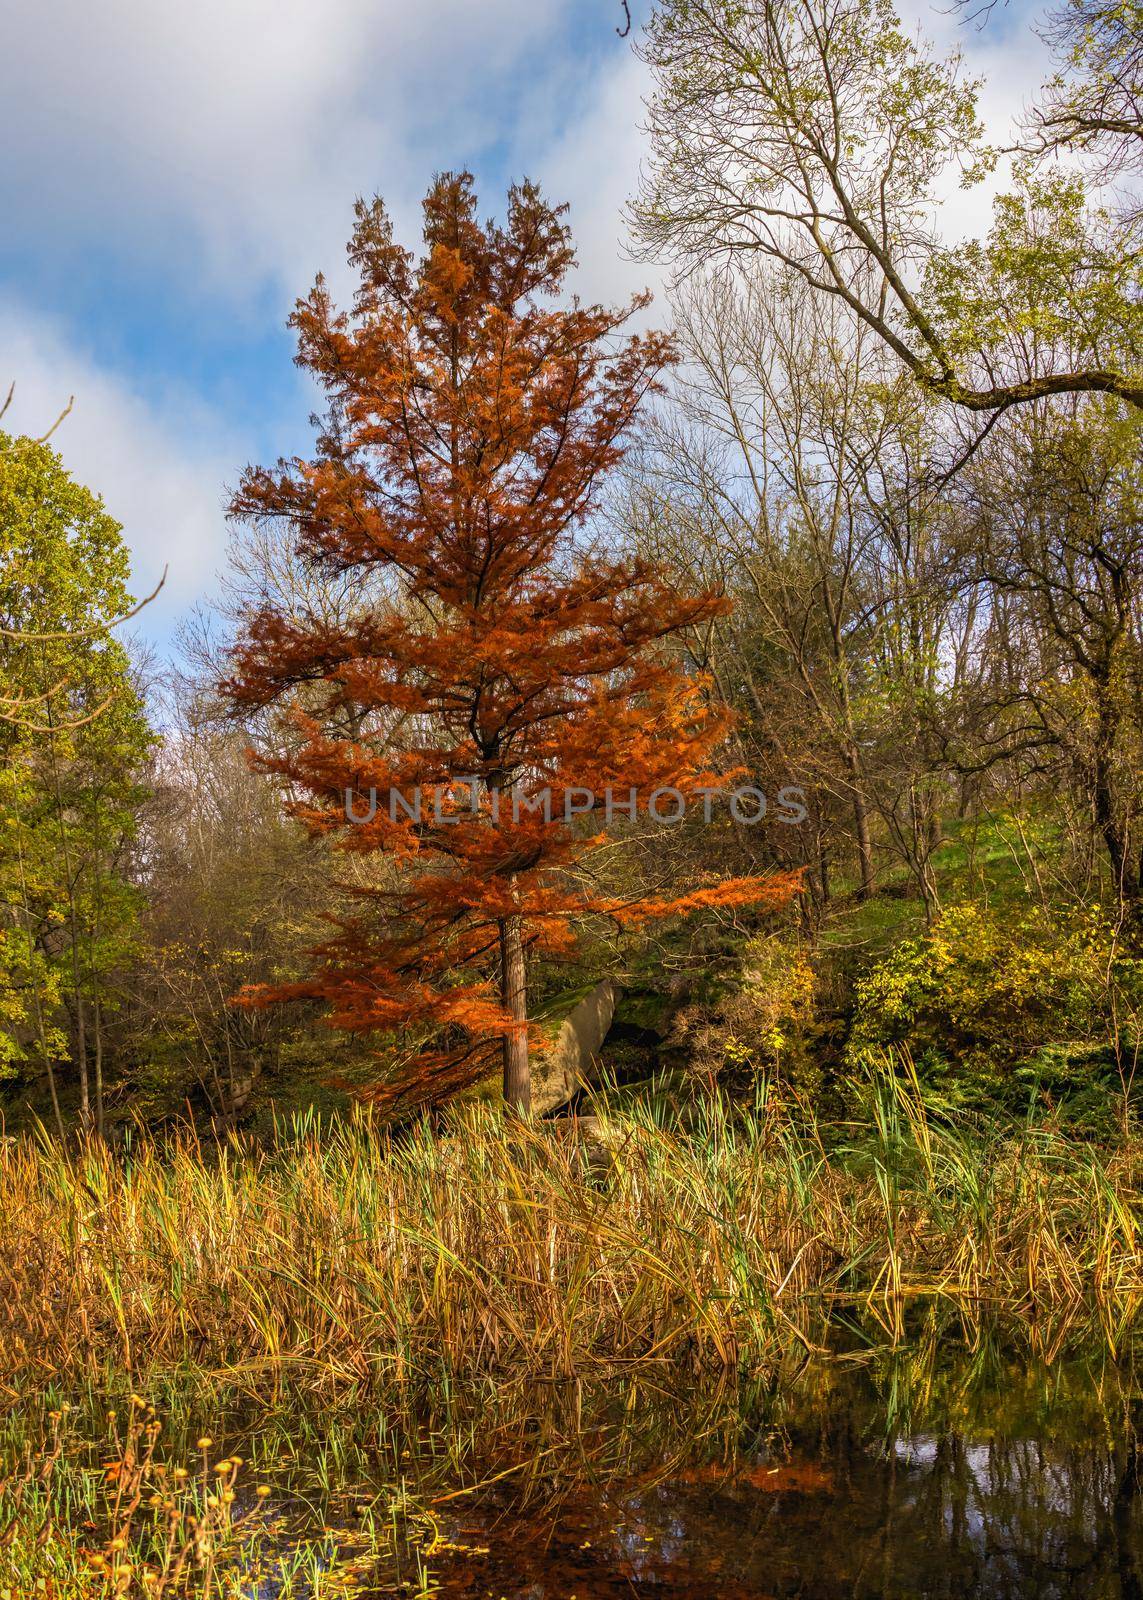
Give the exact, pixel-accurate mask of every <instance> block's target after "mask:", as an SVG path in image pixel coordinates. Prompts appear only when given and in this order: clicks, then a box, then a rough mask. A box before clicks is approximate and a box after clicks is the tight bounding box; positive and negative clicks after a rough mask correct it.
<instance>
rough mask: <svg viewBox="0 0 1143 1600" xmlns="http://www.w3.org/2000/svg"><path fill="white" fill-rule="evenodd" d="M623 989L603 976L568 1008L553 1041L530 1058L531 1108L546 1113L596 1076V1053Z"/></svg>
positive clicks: (534, 1111)
mask: <svg viewBox="0 0 1143 1600" xmlns="http://www.w3.org/2000/svg"><path fill="white" fill-rule="evenodd" d="M622 992H623V991H622V989H621V988H620V986H619V984H617V983H616V981H615V979H614V978H605V979H604V980H603V982H602V983H600V984H597V985H596V987H595V988H594V989H593V990H592V991H591V993H590V994H589V995H587V996H586V997H585V998H584V999H583V1000H581V1001H580V1002H579V1004H578V1005H577V1006H574V1007H573V1008H572V1010H571V1011H569V1012H568V1014H567V1016H566V1017H565V1018H564V1020H563V1022H562V1023H561V1025H560V1028H559V1031H558V1032H557V1033H556V1035H555V1038H554V1039H553V1040H552V1042H551V1043H550V1044H549V1045H547V1046H545V1047H544V1048H543V1049H541V1050H537V1051H536V1053H535V1056H534V1058H533V1061H532V1112H533V1114H534V1115H535V1116H537V1117H543V1116H546V1115H547V1114H548V1113H549V1112H551V1111H555V1110H556V1109H557V1108H558V1107H560V1106H563V1105H566V1104H567V1103H568V1101H569V1100H570V1099H571V1097H572V1096H573V1095H574V1094H575V1092H576V1090H577V1089H582V1088H586V1087H590V1086H591V1085H592V1084H594V1083H595V1082H596V1081H597V1077H598V1054H599V1050H600V1047H601V1046H602V1044H603V1041H604V1039H605V1038H606V1037H607V1030H608V1028H610V1026H611V1019H612V1017H613V1016H614V1015H615V1007H616V1005H617V1004H618V1001H619V996H620V995H621V994H622Z"/></svg>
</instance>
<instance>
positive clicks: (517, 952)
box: [500, 917, 532, 1117]
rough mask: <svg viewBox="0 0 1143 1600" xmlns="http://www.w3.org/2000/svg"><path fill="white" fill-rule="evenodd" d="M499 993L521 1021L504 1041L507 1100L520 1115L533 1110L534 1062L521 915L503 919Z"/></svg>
mask: <svg viewBox="0 0 1143 1600" xmlns="http://www.w3.org/2000/svg"><path fill="white" fill-rule="evenodd" d="M500 997H501V999H502V1000H503V1002H504V1009H505V1011H507V1012H508V1014H509V1016H510V1017H511V1018H512V1020H513V1022H514V1023H516V1024H518V1026H517V1027H516V1028H514V1029H513V1031H512V1032H511V1033H510V1034H506V1035H505V1037H504V1041H503V1049H504V1104H505V1106H506V1107H507V1108H508V1110H510V1111H514V1112H516V1114H517V1115H518V1116H522V1117H526V1116H529V1115H530V1114H531V1110H532V1066H531V1062H530V1061H529V1059H528V1034H527V1021H528V992H527V980H526V977H525V973H524V942H523V939H522V938H521V935H520V919H519V917H504V918H502V919H501V922H500Z"/></svg>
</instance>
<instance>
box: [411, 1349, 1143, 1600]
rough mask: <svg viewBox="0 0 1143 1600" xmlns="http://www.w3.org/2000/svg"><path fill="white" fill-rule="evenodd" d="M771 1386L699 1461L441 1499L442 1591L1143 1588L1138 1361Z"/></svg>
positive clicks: (888, 1597) (873, 1373)
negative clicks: (444, 1545)
mask: <svg viewBox="0 0 1143 1600" xmlns="http://www.w3.org/2000/svg"><path fill="white" fill-rule="evenodd" d="M762 1387H763V1392H762V1393H761V1394H759V1393H753V1394H750V1395H749V1396H747V1397H746V1398H745V1399H744V1401H743V1402H742V1403H740V1404H739V1406H738V1408H737V1411H736V1412H735V1411H734V1410H733V1409H731V1410H730V1411H727V1410H725V1409H719V1410H718V1416H717V1420H715V1421H714V1423H713V1426H711V1427H710V1428H709V1430H708V1431H707V1432H706V1433H705V1435H704V1437H703V1439H702V1440H701V1441H700V1444H699V1447H698V1448H697V1449H696V1450H695V1451H694V1452H692V1453H691V1455H690V1458H689V1459H688V1457H687V1454H686V1453H685V1452H684V1453H682V1454H676V1455H675V1456H674V1458H673V1459H670V1460H668V1461H665V1462H660V1463H658V1464H657V1465H654V1464H653V1465H646V1464H643V1465H642V1466H641V1469H640V1470H638V1471H636V1472H634V1473H632V1474H631V1475H630V1476H628V1477H624V1476H623V1475H622V1473H619V1474H615V1473H614V1471H613V1470H610V1469H609V1470H607V1471H606V1472H604V1473H603V1474H601V1475H598V1476H595V1475H594V1474H593V1467H592V1457H591V1452H590V1450H589V1451H586V1452H585V1453H584V1456H583V1471H582V1473H581V1475H580V1476H581V1481H580V1482H578V1483H577V1482H576V1481H575V1474H574V1473H570V1472H568V1470H567V1465H566V1462H565V1463H563V1465H562V1466H561V1467H560V1468H559V1469H557V1473H556V1476H555V1478H554V1479H553V1481H552V1482H550V1483H549V1484H547V1485H546V1487H545V1485H544V1484H543V1483H542V1482H537V1481H535V1480H533V1481H532V1482H531V1483H530V1486H529V1490H528V1493H527V1494H526V1495H524V1496H523V1498H522V1499H521V1495H520V1493H519V1490H517V1489H514V1488H508V1487H503V1486H500V1485H494V1486H493V1487H492V1488H491V1489H489V1490H486V1491H484V1492H483V1493H476V1494H474V1495H472V1496H467V1497H465V1498H464V1500H463V1502H462V1503H463V1504H464V1507H465V1509H464V1510H463V1511H461V1510H457V1509H456V1506H457V1502H456V1501H451V1502H445V1504H444V1505H443V1506H442V1507H441V1513H442V1517H443V1520H442V1532H443V1533H444V1534H445V1536H446V1537H447V1539H448V1540H449V1541H451V1542H452V1544H453V1545H455V1546H459V1547H460V1548H459V1549H453V1550H451V1551H448V1550H446V1551H443V1552H441V1551H438V1552H437V1553H435V1554H434V1555H433V1556H432V1557H431V1558H430V1561H429V1566H430V1568H431V1571H432V1575H433V1578H434V1580H435V1582H436V1583H437V1585H438V1586H439V1587H438V1589H437V1591H436V1592H437V1593H439V1594H440V1595H442V1596H452V1595H457V1596H461V1595H464V1596H474V1597H476V1596H479V1597H485V1596H491V1597H493V1600H497V1597H501V1596H502V1597H504V1600H571V1597H573V1596H574V1597H576V1600H603V1597H608V1596H613V1595H614V1596H628V1597H629V1596H632V1595H648V1596H652V1595H653V1596H659V1597H662V1600H668V1597H678V1600H683V1597H687V1600H692V1597H693V1600H698V1597H700V1596H703V1597H705V1596H725V1597H727V1600H735V1597H743V1600H745V1597H747V1596H749V1597H752V1600H753V1597H763V1596H772V1597H777V1596H790V1597H792V1596H798V1597H799V1600H840V1597H842V1596H845V1597H847V1600H865V1597H870V1600H872V1597H874V1596H876V1597H879V1600H906V1597H914V1596H940V1597H946V1596H947V1597H950V1600H951V1597H953V1596H957V1597H959V1596H996V1597H1012V1600H1017V1597H1019V1600H1025V1597H1033V1596H1036V1597H1039V1596H1043V1597H1055V1596H1059V1597H1061V1600H1063V1597H1089V1596H1090V1597H1092V1600H1094V1597H1097V1596H1098V1597H1105V1596H1106V1597H1111V1596H1124V1597H1130V1600H1137V1597H1138V1600H1143V1497H1141V1492H1140V1491H1141V1475H1140V1462H1139V1456H1138V1455H1137V1441H1136V1432H1137V1429H1141V1428H1143V1398H1141V1396H1143V1390H1141V1389H1140V1387H1139V1385H1138V1384H1137V1382H1136V1380H1135V1376H1134V1366H1133V1364H1132V1363H1131V1362H1127V1363H1124V1362H1123V1361H1122V1360H1121V1362H1120V1363H1118V1364H1117V1363H1115V1362H1113V1361H1112V1360H1111V1359H1110V1358H1109V1357H1107V1356H1100V1357H1098V1358H1094V1359H1091V1360H1077V1359H1059V1360H1056V1361H1054V1362H1050V1363H1049V1362H1046V1361H1043V1360H1037V1359H1031V1358H1028V1357H1025V1358H1022V1359H1018V1358H1017V1357H1015V1356H1013V1355H1009V1356H1004V1355H1001V1354H998V1353H997V1351H996V1350H995V1348H992V1347H984V1348H978V1349H976V1350H965V1349H955V1348H950V1349H947V1350H946V1349H942V1348H940V1347H939V1346H938V1347H936V1348H933V1349H929V1350H928V1351H927V1352H924V1353H923V1354H921V1355H920V1356H918V1352H916V1351H912V1352H909V1351H906V1352H897V1353H894V1354H891V1355H886V1356H882V1357H873V1358H868V1359H856V1360H855V1359H841V1360H837V1359H834V1360H831V1361H828V1362H825V1361H813V1362H808V1363H806V1365H805V1366H804V1368H803V1369H802V1370H801V1372H800V1373H798V1375H797V1376H796V1377H795V1378H794V1379H793V1380H790V1379H789V1378H788V1376H787V1377H786V1378H784V1379H783V1381H782V1382H781V1383H780V1384H779V1385H777V1386H773V1385H763V1386H762ZM725 1398H726V1397H723V1405H725ZM629 1402H630V1395H628V1396H627V1397H626V1400H625V1401H624V1404H628V1405H629ZM688 1403H689V1397H688V1396H687V1395H686V1394H685V1393H684V1392H682V1391H680V1393H679V1395H678V1405H679V1408H680V1410H683V1411H685V1410H686V1408H687V1406H688ZM628 1414H630V1413H628ZM605 1431H606V1430H604V1432H605ZM597 1437H603V1434H600V1435H597ZM557 1453H558V1452H557ZM593 1476H595V1481H592V1479H593ZM511 1477H512V1474H511V1473H509V1479H510V1478H511ZM561 1479H562V1481H561ZM504 1482H505V1480H501V1484H502V1485H503V1484H504ZM446 1512H447V1514H445V1513H446Z"/></svg>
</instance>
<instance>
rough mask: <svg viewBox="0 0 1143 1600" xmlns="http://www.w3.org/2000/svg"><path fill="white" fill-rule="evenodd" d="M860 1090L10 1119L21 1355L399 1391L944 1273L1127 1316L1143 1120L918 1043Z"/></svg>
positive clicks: (797, 1326) (1024, 1301)
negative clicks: (565, 1126) (1070, 1103)
mask: <svg viewBox="0 0 1143 1600" xmlns="http://www.w3.org/2000/svg"><path fill="white" fill-rule="evenodd" d="M868 1098H869V1105H870V1122H869V1125H868V1126H863V1127H862V1128H860V1129H856V1130H845V1129H840V1130H839V1129H828V1130H827V1129H820V1128H818V1127H816V1126H815V1125H814V1124H813V1122H812V1121H809V1120H807V1119H806V1118H805V1117H804V1116H802V1115H800V1114H799V1115H793V1114H792V1113H791V1111H790V1108H788V1107H786V1106H784V1105H782V1104H781V1103H780V1102H779V1100H778V1098H777V1097H776V1096H775V1095H773V1094H769V1095H762V1096H760V1098H759V1103H758V1107H757V1109H756V1111H755V1113H754V1114H749V1115H747V1114H740V1113H738V1112H735V1111H732V1110H731V1108H729V1107H727V1106H725V1105H722V1104H719V1103H717V1102H713V1103H710V1104H708V1105H706V1106H705V1107H704V1106H702V1105H699V1106H697V1107H693V1108H691V1110H690V1112H689V1114H688V1118H687V1122H686V1125H685V1126H680V1125H679V1124H678V1123H677V1122H676V1123H674V1124H670V1123H667V1122H665V1121H664V1120H663V1119H662V1118H661V1117H660V1116H657V1115H656V1114H654V1113H652V1112H651V1111H650V1110H647V1109H645V1108H643V1107H641V1106H640V1104H639V1103H638V1102H636V1103H634V1104H633V1105H631V1106H630V1107H629V1108H628V1109H627V1110H626V1111H625V1112H624V1113H623V1115H622V1116H617V1117H615V1118H614V1119H613V1120H610V1121H605V1123H604V1130H603V1136H604V1148H602V1149H597V1150H594V1151H588V1150H585V1148H584V1147H583V1145H582V1144H581V1143H580V1142H579V1141H577V1140H576V1139H575V1138H573V1137H570V1136H569V1135H568V1133H567V1132H557V1131H556V1130H555V1129H554V1128H553V1127H551V1126H550V1125H548V1126H546V1125H542V1124H541V1125H538V1126H535V1127H524V1126H520V1127H515V1128H513V1129H512V1130H511V1131H510V1132H507V1133H506V1131H505V1127H504V1124H503V1122H502V1121H501V1120H500V1119H499V1117H498V1116H497V1115H496V1114H495V1113H494V1112H491V1111H489V1110H486V1109H485V1108H481V1107H474V1108H471V1109H470V1110H469V1111H468V1112H467V1113H466V1116H465V1119H464V1121H463V1122H462V1123H458V1124H456V1125H454V1127H453V1128H452V1129H451V1131H450V1132H449V1133H448V1134H447V1135H446V1136H445V1137H436V1136H434V1135H433V1133H432V1132H430V1131H429V1130H428V1128H421V1129H418V1130H415V1131H413V1132H412V1133H410V1134H408V1135H407V1136H406V1137H404V1138H403V1139H401V1140H400V1141H399V1142H398V1141H396V1140H391V1139H390V1138H389V1137H388V1136H387V1135H386V1134H385V1133H384V1132H383V1131H381V1130H378V1129H376V1128H373V1127H371V1126H370V1125H369V1123H368V1122H367V1120H365V1119H364V1118H361V1119H358V1120H356V1121H354V1122H352V1123H342V1124H340V1125H336V1126H332V1127H324V1128H323V1127H320V1126H318V1125H317V1124H316V1123H313V1122H309V1123H305V1122H303V1123H301V1124H299V1125H296V1126H295V1127H294V1128H293V1129H292V1130H291V1131H289V1132H288V1133H287V1134H284V1136H283V1139H282V1141H281V1143H280V1144H279V1146H278V1147H277V1148H276V1149H275V1150H274V1151H273V1152H270V1153H265V1152H258V1151H254V1150H247V1149H244V1148H242V1147H241V1146H240V1145H238V1144H234V1145H231V1146H229V1147H225V1148H222V1149H220V1150H204V1149H203V1148H200V1147H199V1146H198V1145H197V1144H196V1143H195V1142H194V1140H193V1139H190V1138H187V1137H182V1138H175V1139H173V1140H171V1141H169V1142H166V1143H164V1144H161V1145H160V1144H156V1143H153V1142H145V1141H141V1142H137V1143H135V1144H134V1145H133V1147H132V1148H131V1149H130V1150H129V1151H128V1152H127V1154H126V1155H115V1154H112V1153H111V1152H109V1151H108V1150H106V1149H104V1148H102V1147H99V1146H96V1145H93V1146H91V1147H89V1148H86V1149H84V1150H81V1151H79V1152H75V1151H71V1152H69V1151H66V1150H64V1149H63V1148H62V1147H60V1146H58V1145H55V1144H53V1143H51V1142H49V1141H47V1140H42V1141H38V1142H37V1141H32V1140H24V1141H20V1142H17V1143H14V1144H9V1145H7V1146H5V1147H4V1148H3V1150H2V1151H0V1214H3V1216H4V1218H5V1228H4V1236H3V1239H2V1240H0V1304H2V1305H3V1310H2V1311H0V1371H2V1372H3V1373H5V1374H7V1375H9V1376H16V1375H20V1376H21V1377H23V1378H32V1379H33V1380H34V1379H35V1377H36V1375H42V1377H43V1379H44V1380H46V1379H47V1377H48V1376H49V1375H50V1376H51V1377H53V1378H55V1379H57V1380H60V1379H62V1380H65V1381H70V1382H79V1381H83V1380H85V1379H86V1380H91V1379H92V1377H93V1376H96V1377H97V1376H98V1375H99V1374H105V1373H111V1372H125V1373H128V1374H130V1375H131V1380H132V1381H133V1382H135V1383H136V1384H142V1383H143V1382H144V1381H149V1380H150V1379H152V1378H153V1377H154V1376H155V1375H156V1374H160V1373H163V1372H166V1373H172V1372H183V1373H185V1372H187V1371H188V1370H194V1371H197V1372H199V1373H204V1374H209V1375H212V1376H214V1377H216V1378H219V1379H225V1380H226V1381H227V1382H228V1383H230V1384H231V1385H234V1384H238V1385H240V1386H242V1387H243V1388H245V1390H246V1391H247V1392H249V1393H250V1394H251V1395H256V1396H259V1397H266V1396H272V1395H274V1394H275V1393H280V1392H282V1391H283V1389H286V1388H289V1389H291V1390H300V1391H307V1390H308V1391H311V1392H313V1393H315V1394H319V1395H324V1396H331V1395H335V1394H337V1393H339V1392H341V1393H345V1392H352V1393H357V1394H368V1395H371V1396H374V1397H378V1398H385V1397H393V1396H396V1395H398V1394H408V1393H410V1392H416V1391H420V1392H425V1391H426V1390H427V1389H429V1388H434V1389H436V1390H438V1391H439V1388H440V1385H441V1384H442V1382H445V1381H471V1380H473V1379H481V1378H512V1379H520V1378H524V1377H527V1378H531V1379H545V1380H549V1381H550V1380H551V1379H560V1378H568V1377H570V1376H573V1375H582V1374H585V1373H592V1372H599V1371H600V1370H605V1369H607V1370H615V1369H620V1370H627V1369H630V1368H631V1367H632V1366H633V1365H646V1366H656V1367H662V1366H665V1365H670V1364H673V1363H683V1364H685V1365H686V1366H687V1367H688V1368H689V1369H692V1370H693V1369H700V1368H714V1369H733V1368H736V1367H738V1366H740V1365H742V1364H745V1363H752V1362H757V1361H759V1360H764V1359H767V1358H769V1357H772V1356H773V1355H774V1354H775V1352H776V1351H778V1350H779V1349H781V1348H782V1347H783V1346H785V1345H786V1344H788V1343H789V1341H790V1339H791V1338H795V1339H800V1340H802V1341H803V1342H804V1343H807V1344H809V1343H812V1342H813V1340H814V1338H815V1332H814V1329H815V1325H816V1323H817V1321H818V1319H820V1316H821V1314H822V1308H823V1306H830V1305H834V1304H836V1303H837V1302H838V1301H839V1300H844V1299H853V1300H858V1301H865V1302H867V1303H869V1304H871V1305H873V1306H874V1307H875V1308H879V1314H881V1315H883V1316H884V1318H885V1319H886V1322H887V1325H888V1326H890V1327H892V1326H894V1325H896V1323H898V1322H899V1320H900V1316H901V1311H902V1307H903V1306H904V1305H905V1304H907V1303H908V1301H909V1300H910V1298H914V1297H917V1296H921V1295H926V1296H927V1295H932V1294H939V1295H943V1296H946V1297H951V1298H955V1299H956V1300H958V1301H959V1302H961V1303H963V1305H964V1306H966V1307H968V1308H969V1309H971V1307H972V1306H973V1305H976V1304H985V1303H987V1304H988V1305H989V1306H992V1307H995V1306H997V1305H1001V1306H1005V1307H1007V1308H1009V1309H1010V1310H1012V1311H1014V1312H1015V1313H1018V1314H1026V1315H1028V1316H1029V1317H1031V1316H1036V1317H1040V1316H1042V1315H1043V1314H1045V1313H1048V1312H1051V1313H1053V1314H1060V1313H1061V1312H1066V1311H1068V1310H1069V1308H1074V1309H1076V1310H1077V1311H1078V1309H1079V1308H1081V1307H1083V1308H1086V1309H1087V1310H1089V1311H1092V1312H1094V1313H1095V1314H1097V1315H1098V1316H1099V1317H1100V1318H1101V1320H1102V1322H1103V1325H1104V1328H1105V1331H1106V1336H1107V1337H1108V1339H1109V1340H1110V1341H1111V1342H1112V1344H1113V1345H1114V1343H1115V1341H1116V1340H1117V1339H1118V1338H1119V1337H1120V1334H1121V1330H1122V1328H1123V1327H1124V1326H1125V1325H1126V1324H1127V1323H1128V1322H1129V1321H1130V1319H1131V1317H1132V1316H1133V1314H1134V1310H1135V1306H1136V1304H1137V1302H1138V1300H1139V1297H1140V1295H1141V1293H1143V1252H1141V1249H1140V1238H1139V1206H1138V1194H1139V1177H1140V1166H1141V1156H1143V1145H1135V1144H1124V1143H1122V1142H1121V1143H1119V1144H1116V1145H1114V1146H1108V1147H1097V1146H1095V1145H1092V1144H1089V1143H1085V1142H1082V1141H1080V1140H1078V1139H1073V1138H1070V1137H1069V1136H1068V1135H1067V1134H1066V1133H1064V1132H1062V1131H1060V1130H1059V1129H1058V1128H1057V1127H1054V1126H1044V1125H1036V1124H1032V1123H1029V1124H1027V1125H1024V1126H1019V1125H1017V1126H1016V1127H1012V1126H1011V1125H1008V1126H1006V1127H983V1128H981V1127H973V1126H972V1125H970V1124H967V1123H966V1124H950V1123H948V1122H938V1121H936V1120H934V1119H933V1118H932V1117H931V1116H930V1115H929V1114H928V1113H927V1111H926V1108H925V1103H924V1100H923V1097H922V1094H921V1091H920V1089H919V1087H918V1085H917V1084H916V1081H915V1079H912V1078H910V1076H909V1073H908V1071H907V1070H903V1071H898V1072H896V1073H894V1072H890V1071H888V1070H886V1071H885V1072H884V1073H883V1074H881V1075H879V1076H878V1077H877V1078H876V1079H875V1080H874V1081H873V1082H872V1084H871V1085H870V1089H869V1096H868Z"/></svg>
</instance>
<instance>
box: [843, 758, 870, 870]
mask: <svg viewBox="0 0 1143 1600" xmlns="http://www.w3.org/2000/svg"><path fill="white" fill-rule="evenodd" d="M848 764H849V772H850V785H851V792H852V795H853V828H854V832H855V834H856V835H857V859H858V862H859V864H860V867H861V890H860V898H861V899H862V900H868V899H869V898H870V896H871V895H872V893H873V890H874V888H875V884H874V879H873V840H872V838H871V837H870V833H869V812H868V811H867V809H866V806H865V794H864V792H863V790H862V788H861V764H860V761H859V759H858V756H857V752H856V751H854V750H851V751H850V753H849V762H848Z"/></svg>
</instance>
